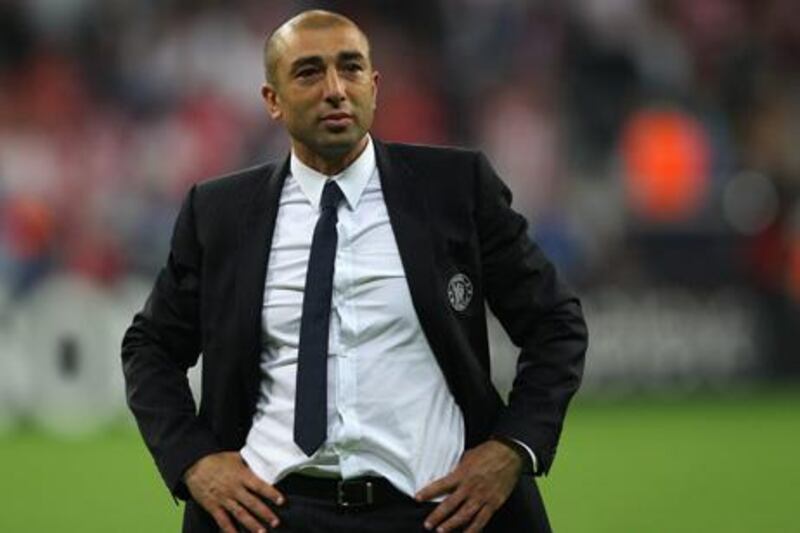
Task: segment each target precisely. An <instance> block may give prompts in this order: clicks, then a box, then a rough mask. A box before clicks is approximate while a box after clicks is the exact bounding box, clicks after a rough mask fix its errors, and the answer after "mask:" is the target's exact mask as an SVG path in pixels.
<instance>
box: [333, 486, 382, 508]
mask: <svg viewBox="0 0 800 533" xmlns="http://www.w3.org/2000/svg"><path fill="white" fill-rule="evenodd" d="M348 487H363V491H361V493H362V495H363V498H361V499H358V498H357V497H355V498H354V497H353V496H354V495H353V493H352V491H350V490H347V489H348ZM373 503H375V497H374V492H373V485H372V481H360V480H349V481H348V480H346V479H343V480H341V481H339V482H338V483H337V484H336V504H337V505H338V506H339V507H344V508H347V509H354V508H359V507H366V506H368V505H372V504H373Z"/></svg>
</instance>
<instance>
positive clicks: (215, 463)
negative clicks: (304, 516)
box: [183, 452, 286, 533]
mask: <svg viewBox="0 0 800 533" xmlns="http://www.w3.org/2000/svg"><path fill="white" fill-rule="evenodd" d="M183 481H184V483H186V486H187V487H188V488H189V492H190V493H191V495H192V498H194V500H195V501H196V502H197V503H199V504H200V505H202V506H203V508H204V509H205V510H206V511H208V512H209V514H211V516H213V517H214V520H215V521H216V522H217V525H218V526H219V527H220V529H221V530H222V531H223V532H224V533H237V528H236V526H235V525H234V523H233V522H232V521H231V516H233V518H235V519H236V521H237V522H239V523H240V524H242V525H243V526H244V527H246V528H247V530H248V531H251V532H252V533H266V529H265V528H264V526H263V525H262V523H267V524H269V525H270V526H272V527H273V528H274V527H277V526H278V523H279V520H278V517H277V516H276V515H275V513H274V512H272V510H271V509H270V508H269V507H268V506H267V505H266V504H265V503H264V502H263V501H261V499H260V498H259V496H262V497H264V498H266V499H268V500H270V501H272V502H274V503H275V504H276V505H283V502H284V501H285V500H286V499H285V498H284V497H283V495H282V494H281V493H280V492H278V491H277V490H276V489H275V487H273V486H272V485H270V484H269V483H266V482H265V481H263V480H261V479H260V478H259V477H258V476H256V475H255V474H254V473H253V471H252V470H250V468H249V467H248V466H247V465H246V464H245V462H244V460H242V456H241V455H239V452H221V453H214V454H211V455H207V456H205V457H203V458H201V459H199V460H198V461H197V462H196V463H194V464H193V465H192V466H190V467H189V469H188V470H186V473H185V474H184V475H183ZM259 520H261V522H259Z"/></svg>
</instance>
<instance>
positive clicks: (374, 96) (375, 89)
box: [372, 70, 381, 111]
mask: <svg viewBox="0 0 800 533" xmlns="http://www.w3.org/2000/svg"><path fill="white" fill-rule="evenodd" d="M380 79H381V74H380V72H378V71H377V70H373V71H372V110H373V111H374V110H375V109H376V108H377V107H378V80H380Z"/></svg>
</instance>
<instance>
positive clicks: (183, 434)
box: [122, 141, 587, 533]
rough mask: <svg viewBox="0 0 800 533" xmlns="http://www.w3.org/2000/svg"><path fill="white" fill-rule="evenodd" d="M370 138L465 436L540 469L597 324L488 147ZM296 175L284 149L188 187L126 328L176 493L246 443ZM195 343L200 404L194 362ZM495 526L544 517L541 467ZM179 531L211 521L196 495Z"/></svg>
mask: <svg viewBox="0 0 800 533" xmlns="http://www.w3.org/2000/svg"><path fill="white" fill-rule="evenodd" d="M375 148H376V154H377V163H378V168H379V171H380V176H381V183H382V187H383V193H384V196H385V199H386V205H387V208H388V212H389V218H390V221H391V225H392V229H393V231H394V234H395V236H396V239H397V244H398V247H399V250H400V256H401V260H402V263H403V267H404V269H405V272H406V277H407V279H408V285H409V288H410V290H411V296H412V300H413V303H414V308H415V309H416V312H417V315H418V317H419V321H420V323H421V325H422V329H423V330H424V333H425V336H426V338H427V339H428V342H429V343H430V345H431V348H432V349H433V352H434V354H435V356H436V360H437V361H438V363H439V365H440V367H441V369H442V371H443V373H444V376H445V379H446V381H447V384H448V386H449V388H450V391H451V392H452V394H453V396H454V397H455V400H456V402H457V403H458V405H459V406H460V407H461V410H462V412H463V414H464V418H465V426H466V446H467V447H468V448H469V447H473V446H475V445H477V444H479V443H481V442H483V441H485V440H486V439H487V438H489V437H490V436H492V435H497V436H504V437H511V438H514V439H517V440H519V441H522V442H524V443H526V444H527V445H528V446H529V447H530V448H531V449H532V450H533V451H534V452H535V454H536V457H537V458H538V461H539V470H538V472H537V474H542V473H546V472H547V471H548V469H549V468H550V465H551V463H552V461H553V456H554V455H555V451H556V444H557V442H558V438H559V434H560V432H561V427H562V423H563V420H564V415H565V412H566V409H567V404H568V403H569V400H570V398H571V397H572V395H573V394H574V393H575V391H576V389H577V388H578V385H579V382H580V379H581V374H582V369H583V360H584V353H585V349H586V339H587V331H586V326H585V323H584V320H583V318H582V315H581V309H580V303H579V302H578V300H577V298H575V296H573V295H572V294H571V293H570V292H569V291H568V290H567V289H566V288H565V286H564V285H563V284H562V282H561V281H560V280H559V279H558V277H557V275H556V272H555V270H554V268H553V266H552V265H551V263H550V262H549V261H548V260H547V259H546V258H545V256H544V255H543V254H542V252H541V251H540V250H539V248H538V247H537V246H536V245H535V244H533V243H531V242H530V240H529V238H528V237H527V225H526V223H525V220H524V219H523V217H522V216H520V215H519V214H517V213H515V212H514V211H512V210H511V208H510V207H509V204H510V193H509V191H508V189H507V188H506V187H505V186H504V185H503V184H502V182H501V181H500V179H499V178H498V177H497V175H496V174H495V172H494V171H493V170H492V168H491V166H490V165H489V163H488V161H487V160H486V158H485V157H484V156H483V155H481V154H480V153H476V152H471V151H467V150H459V149H449V148H432V147H424V146H410V145H401V144H383V143H380V142H377V141H376V142H375ZM287 172H288V158H287V159H286V160H285V161H284V162H283V164H282V165H281V164H277V165H276V164H266V165H262V166H258V167H254V168H251V169H247V170H243V171H241V172H237V173H235V174H232V175H229V176H225V177H223V178H220V179H216V180H213V181H209V182H206V183H203V184H201V185H197V186H195V187H193V188H192V189H191V190H190V191H189V193H188V195H187V197H186V200H185V202H184V204H183V206H182V208H181V211H180V214H179V215H178V219H177V222H176V224H175V230H174V235H173V238H172V245H171V251H170V255H169V259H168V262H167V264H166V266H165V267H164V269H163V270H162V271H161V273H160V274H159V276H158V279H157V281H156V283H155V286H154V288H153V291H152V293H151V294H150V297H149V298H148V300H147V303H146V304H145V306H144V309H143V310H142V311H141V312H140V313H138V314H137V315H136V316H135V318H134V320H133V324H132V325H131V326H130V328H129V329H128V331H127V333H126V335H125V338H124V340H123V344H122V360H123V368H124V372H125V378H126V384H127V397H128V404H129V405H130V408H131V410H132V411H133V413H134V415H135V416H136V420H137V422H138V424H139V428H140V430H141V432H142V435H143V436H144V440H145V442H146V444H147V446H148V448H149V450H150V452H151V453H152V454H153V457H154V458H155V461H156V464H157V466H158V468H159V470H160V472H161V474H162V476H163V478H164V480H165V482H166V484H167V486H168V487H169V489H170V490H171V491H172V493H173V494H174V495H175V496H177V497H178V498H182V499H186V498H189V494H188V491H187V489H186V487H185V485H184V484H183V482H182V481H181V476H182V474H183V472H184V471H185V470H186V469H187V468H188V467H189V466H190V465H191V464H192V463H194V462H195V461H197V460H198V459H199V458H201V457H202V456H204V455H206V454H210V453H214V452H218V451H222V450H238V449H240V448H241V447H242V446H243V445H244V442H245V437H246V436H247V433H248V431H249V429H250V426H251V423H252V420H253V413H254V410H255V407H256V401H257V395H258V391H259V383H260V380H261V375H260V370H259V356H260V338H261V334H262V326H261V307H262V298H263V293H264V291H263V288H264V279H265V273H266V269H267V268H268V265H267V259H268V256H269V250H270V243H271V239H272V233H273V227H274V224H275V216H276V212H277V209H278V199H279V197H280V193H281V188H282V186H283V183H284V181H285V178H286V175H287ZM456 273H461V274H464V275H466V276H467V277H468V278H469V280H470V281H471V282H472V287H473V297H472V300H471V302H470V303H469V305H468V306H467V308H466V309H464V310H462V311H457V310H455V309H454V308H453V306H451V304H450V300H449V299H448V294H447V287H448V281H449V280H450V279H451V278H452V276H453V275H455V274H456ZM484 302H488V304H489V306H490V308H491V309H492V311H493V312H494V313H495V314H496V315H497V317H498V318H499V320H500V321H501V323H502V324H503V326H504V327H505V328H506V330H507V331H508V333H509V335H510V336H511V339H512V340H513V341H514V343H515V344H516V345H517V346H519V347H520V348H521V353H520V357H519V362H518V365H517V375H516V378H515V380H514V385H513V389H512V391H511V394H510V398H509V403H508V405H504V403H503V401H502V400H501V398H500V396H499V395H498V393H497V391H496V390H495V388H494V387H493V385H492V382H491V380H490V371H489V349H488V342H487V332H486V316H485V308H484ZM201 352H202V353H203V373H202V399H201V402H200V406H199V412H198V411H196V408H195V404H194V401H193V400H192V395H191V393H190V390H189V387H188V384H187V380H186V370H187V369H188V368H189V367H190V366H192V365H194V364H195V363H196V362H197V359H198V356H199V354H200V353H201ZM395 393H396V394H403V391H396V392H395ZM420 416H424V413H420ZM493 524H494V525H495V528H494V529H496V530H498V531H505V532H508V531H526V532H527V531H540V530H542V531H544V530H547V529H548V526H547V518H546V515H545V511H544V506H543V505H542V501H541V498H540V496H539V493H538V490H537V488H536V484H535V483H534V481H533V477H532V476H524V475H523V477H522V479H521V480H520V483H519V484H518V486H517V489H516V490H515V491H514V493H513V494H512V496H511V498H510V499H509V501H508V502H507V503H506V505H505V506H504V507H503V508H502V509H501V510H500V511H498V513H497V514H496V517H495V519H494V520H493ZM503 524H504V525H503ZM184 531H190V532H193V533H199V532H206V531H216V526H215V525H214V521H213V520H212V519H211V517H210V516H209V515H208V514H207V513H205V512H204V511H203V509H202V508H201V507H200V506H199V505H198V504H196V503H195V502H193V501H191V499H189V501H188V502H187V506H186V512H185V518H184Z"/></svg>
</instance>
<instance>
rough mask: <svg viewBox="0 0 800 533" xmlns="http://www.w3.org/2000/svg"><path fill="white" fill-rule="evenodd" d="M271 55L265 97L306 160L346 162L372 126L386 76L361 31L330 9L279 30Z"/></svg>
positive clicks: (303, 15) (268, 49) (309, 13)
mask: <svg viewBox="0 0 800 533" xmlns="http://www.w3.org/2000/svg"><path fill="white" fill-rule="evenodd" d="M264 56H265V58H264V60H265V66H266V74H267V82H266V84H265V85H264V86H263V88H262V91H261V94H262V95H263V97H264V101H265V102H266V106H267V111H268V112H269V115H270V116H271V117H272V118H273V119H275V120H279V121H281V122H283V124H284V125H285V126H286V129H287V131H288V132H289V135H290V136H291V138H292V147H293V148H294V150H295V152H296V153H297V154H298V156H300V157H301V159H304V160H306V162H308V161H315V160H318V159H321V160H324V161H341V160H347V159H351V158H349V157H348V156H350V155H355V154H357V153H359V152H360V150H361V148H363V145H364V143H365V142H366V138H365V134H366V133H367V131H368V130H369V128H370V127H371V126H372V119H373V115H374V112H375V99H376V95H377V83H378V73H377V71H375V70H373V68H372V61H371V58H370V48H369V41H368V40H367V37H366V36H365V35H364V33H363V32H362V31H361V30H360V29H359V28H358V26H356V25H355V23H353V22H352V21H351V20H350V19H348V18H346V17H343V16H342V15H338V14H336V13H331V12H329V11H320V10H314V11H305V12H303V13H301V14H299V15H297V16H296V17H294V18H292V19H290V20H288V21H287V22H285V23H284V24H283V25H282V26H280V27H279V28H278V29H277V30H275V32H274V33H273V34H272V35H271V36H270V37H269V38H268V39H267V41H266V44H265V46H264ZM346 162H349V161H346Z"/></svg>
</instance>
